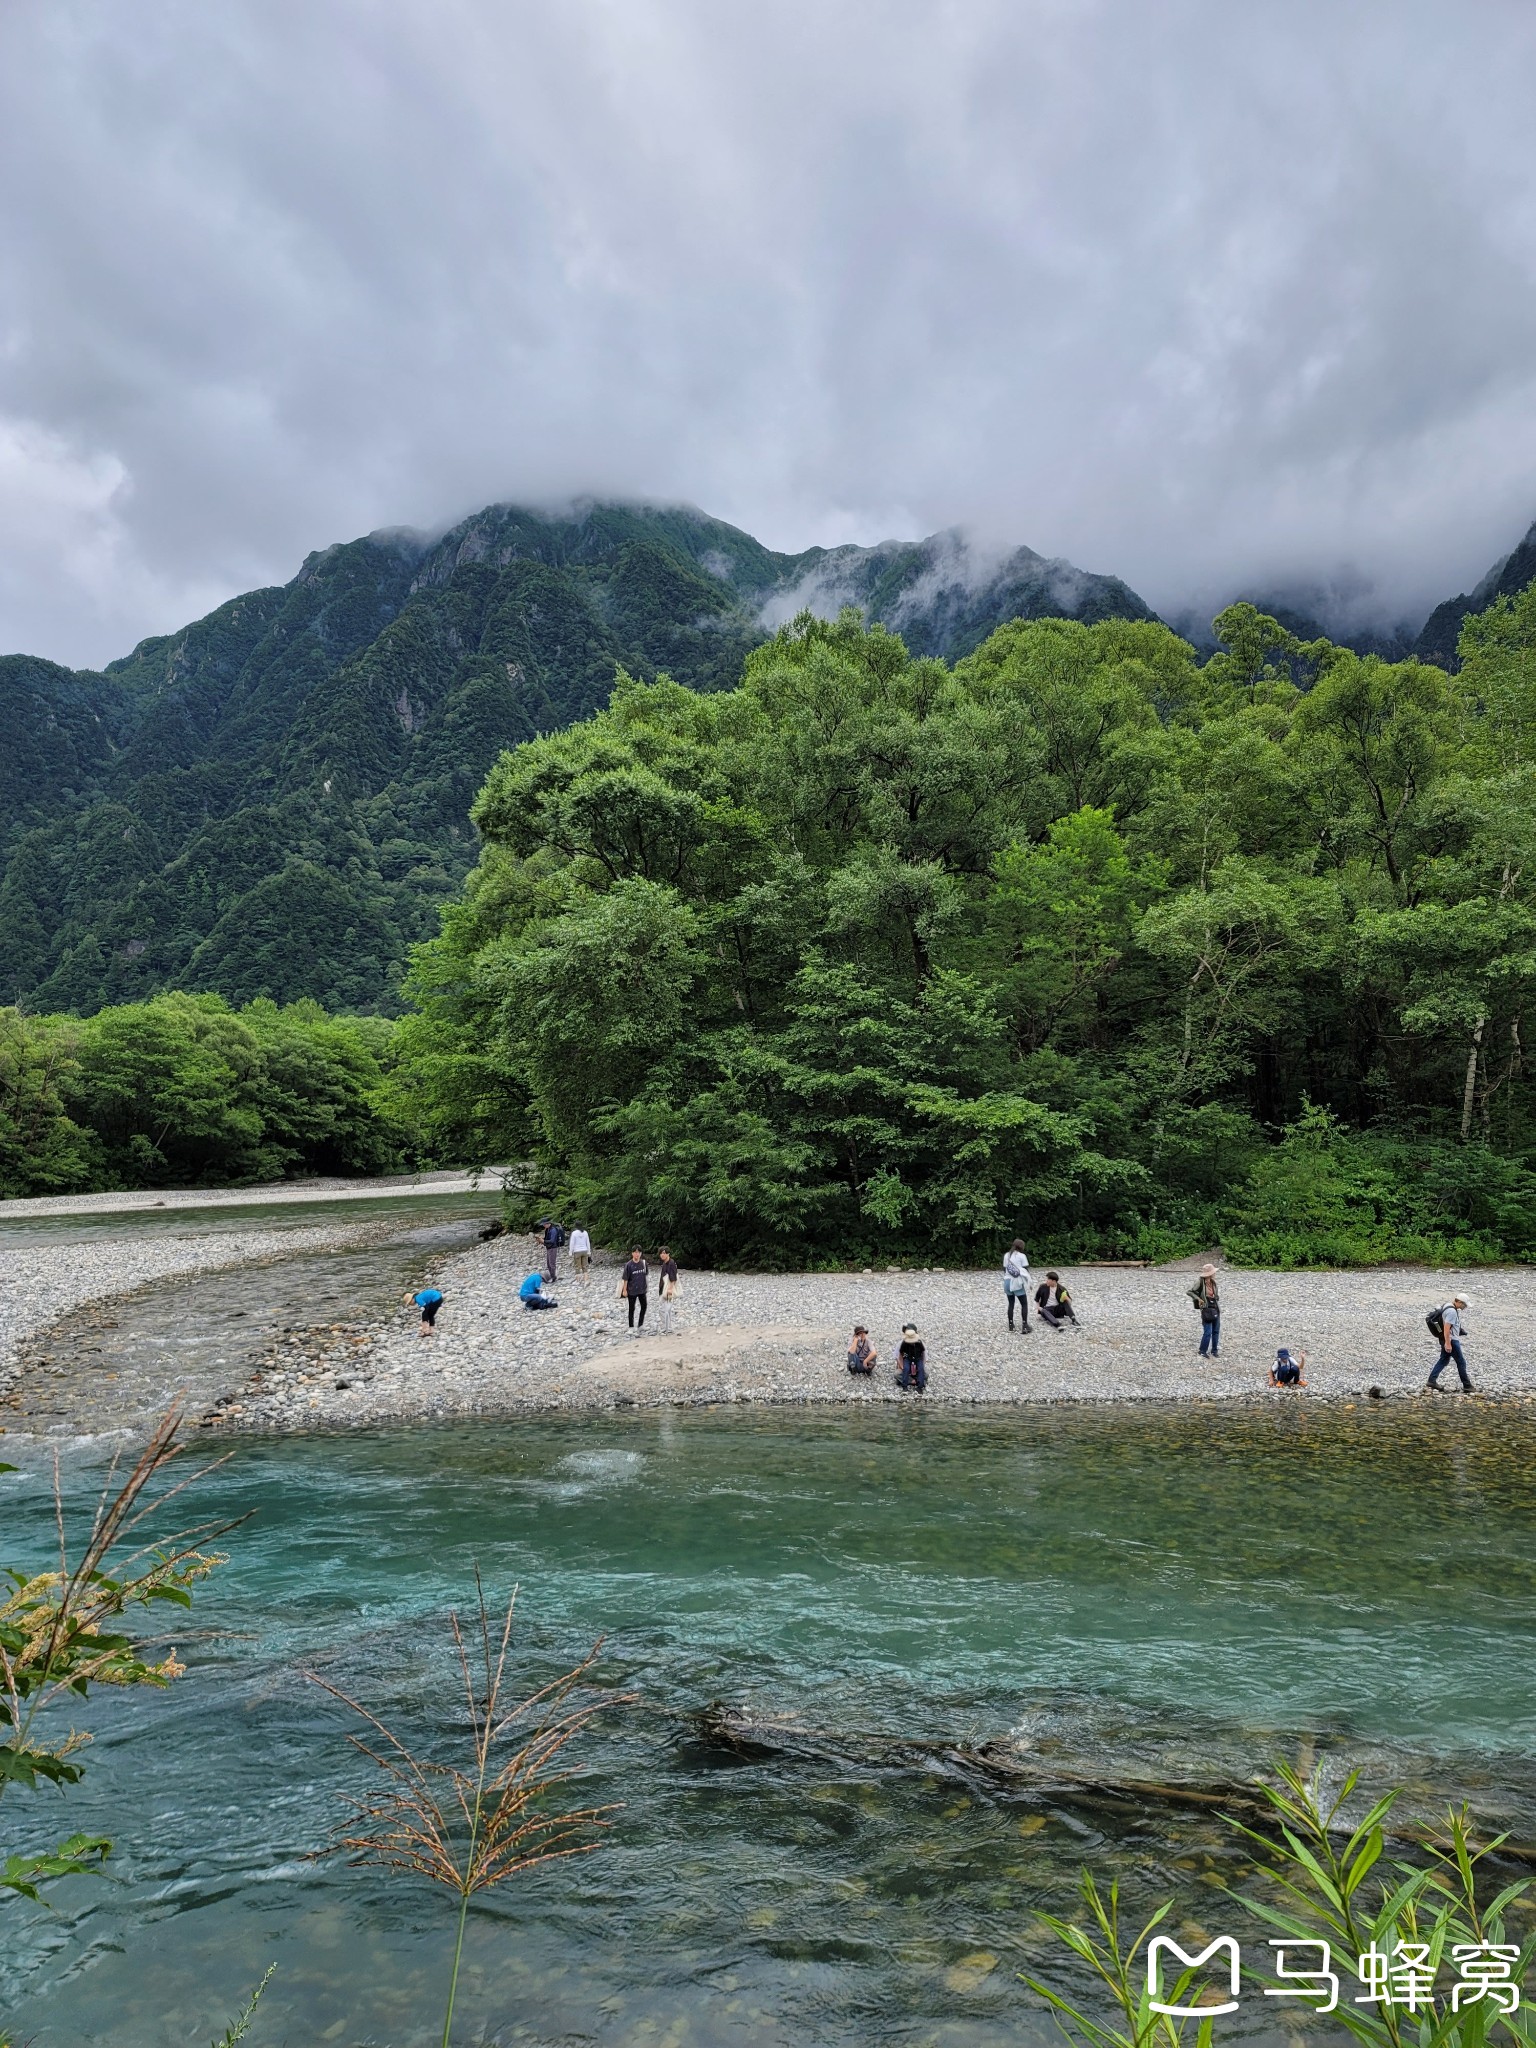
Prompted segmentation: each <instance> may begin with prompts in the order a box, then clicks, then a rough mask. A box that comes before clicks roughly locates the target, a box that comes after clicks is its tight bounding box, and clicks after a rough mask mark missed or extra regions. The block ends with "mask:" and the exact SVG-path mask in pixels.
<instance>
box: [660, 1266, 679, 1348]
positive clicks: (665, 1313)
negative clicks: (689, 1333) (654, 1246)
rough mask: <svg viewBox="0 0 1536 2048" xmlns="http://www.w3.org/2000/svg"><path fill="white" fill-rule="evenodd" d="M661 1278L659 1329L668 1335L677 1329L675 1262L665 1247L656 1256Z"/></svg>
mask: <svg viewBox="0 0 1536 2048" xmlns="http://www.w3.org/2000/svg"><path fill="white" fill-rule="evenodd" d="M656 1260H657V1270H658V1272H659V1274H660V1277H661V1327H662V1328H663V1330H665V1331H667V1332H668V1334H670V1333H671V1332H672V1331H673V1330H675V1329H676V1328H677V1293H678V1278H677V1261H676V1259H674V1258H673V1256H672V1254H671V1252H670V1251H669V1250H668V1249H667V1247H666V1246H665V1245H662V1247H661V1248H660V1250H659V1251H658V1252H657V1254H656Z"/></svg>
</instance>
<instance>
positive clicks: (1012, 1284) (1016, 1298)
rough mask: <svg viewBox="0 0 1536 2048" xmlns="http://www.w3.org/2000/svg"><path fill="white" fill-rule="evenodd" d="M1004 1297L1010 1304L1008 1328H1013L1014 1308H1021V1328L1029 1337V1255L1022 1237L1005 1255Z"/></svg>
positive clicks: (1016, 1239) (1014, 1242) (1018, 1238)
mask: <svg viewBox="0 0 1536 2048" xmlns="http://www.w3.org/2000/svg"><path fill="white" fill-rule="evenodd" d="M1003 1297H1004V1299H1005V1300H1006V1301H1007V1303H1008V1327H1009V1329H1010V1330H1011V1329H1012V1328H1013V1306H1014V1303H1015V1302H1017V1303H1018V1306H1019V1328H1020V1330H1021V1331H1022V1333H1023V1334H1024V1335H1025V1336H1026V1337H1027V1336H1028V1335H1029V1253H1028V1252H1027V1251H1025V1249H1024V1240H1023V1238H1022V1237H1016V1238H1015V1239H1014V1240H1013V1243H1012V1244H1011V1245H1010V1246H1009V1247H1008V1249H1007V1251H1005V1252H1004V1253H1003Z"/></svg>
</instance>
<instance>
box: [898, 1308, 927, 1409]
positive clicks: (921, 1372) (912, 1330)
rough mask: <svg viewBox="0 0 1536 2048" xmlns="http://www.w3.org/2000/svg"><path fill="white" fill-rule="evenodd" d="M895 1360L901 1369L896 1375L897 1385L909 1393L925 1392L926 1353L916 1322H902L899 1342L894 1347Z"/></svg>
mask: <svg viewBox="0 0 1536 2048" xmlns="http://www.w3.org/2000/svg"><path fill="white" fill-rule="evenodd" d="M896 1360H897V1363H898V1365H899V1366H900V1367H901V1370H900V1371H899V1372H898V1373H897V1375H896V1384H897V1386H898V1387H904V1388H906V1389H907V1390H908V1391H909V1392H910V1393H914V1394H926V1393H927V1391H928V1354H927V1351H926V1350H925V1348H924V1345H923V1340H922V1337H921V1335H920V1334H919V1332H918V1327H917V1325H916V1323H903V1324H902V1326H901V1342H900V1344H898V1345H897V1347H896Z"/></svg>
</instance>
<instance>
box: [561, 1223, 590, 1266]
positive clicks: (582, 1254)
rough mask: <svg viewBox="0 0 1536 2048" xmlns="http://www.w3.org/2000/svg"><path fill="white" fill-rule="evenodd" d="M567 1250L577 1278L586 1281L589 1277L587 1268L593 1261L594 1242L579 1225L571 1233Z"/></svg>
mask: <svg viewBox="0 0 1536 2048" xmlns="http://www.w3.org/2000/svg"><path fill="white" fill-rule="evenodd" d="M567 1249H568V1250H569V1252H570V1254H571V1266H572V1269H573V1270H574V1272H575V1275H576V1278H577V1279H578V1280H585V1279H586V1277H587V1267H588V1266H589V1265H590V1263H591V1260H592V1240H591V1238H590V1237H589V1236H588V1234H587V1232H586V1231H585V1230H583V1229H582V1227H581V1225H580V1224H579V1223H578V1224H577V1226H576V1228H575V1229H574V1230H573V1231H572V1232H571V1242H570V1244H569V1246H568V1247H567Z"/></svg>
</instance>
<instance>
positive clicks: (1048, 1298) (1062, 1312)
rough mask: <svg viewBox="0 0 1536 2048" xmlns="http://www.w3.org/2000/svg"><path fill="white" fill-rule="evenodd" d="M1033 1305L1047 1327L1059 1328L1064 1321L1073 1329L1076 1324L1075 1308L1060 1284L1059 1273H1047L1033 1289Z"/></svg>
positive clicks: (1069, 1296)
mask: <svg viewBox="0 0 1536 2048" xmlns="http://www.w3.org/2000/svg"><path fill="white" fill-rule="evenodd" d="M1035 1307H1036V1308H1037V1309H1039V1311H1040V1320H1041V1322H1042V1323H1044V1324H1045V1325H1046V1327H1047V1328H1048V1329H1051V1330H1059V1329H1060V1328H1061V1327H1062V1325H1063V1324H1064V1323H1070V1324H1071V1325H1072V1327H1073V1329H1074V1330H1075V1329H1076V1328H1077V1326H1078V1323H1077V1310H1076V1309H1075V1308H1074V1307H1073V1306H1072V1297H1071V1295H1070V1294H1068V1292H1067V1290H1066V1289H1065V1287H1063V1286H1062V1284H1061V1275H1060V1274H1059V1273H1047V1274H1046V1276H1045V1278H1044V1279H1043V1280H1042V1281H1041V1283H1040V1285H1039V1286H1038V1287H1037V1288H1036V1289H1035Z"/></svg>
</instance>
